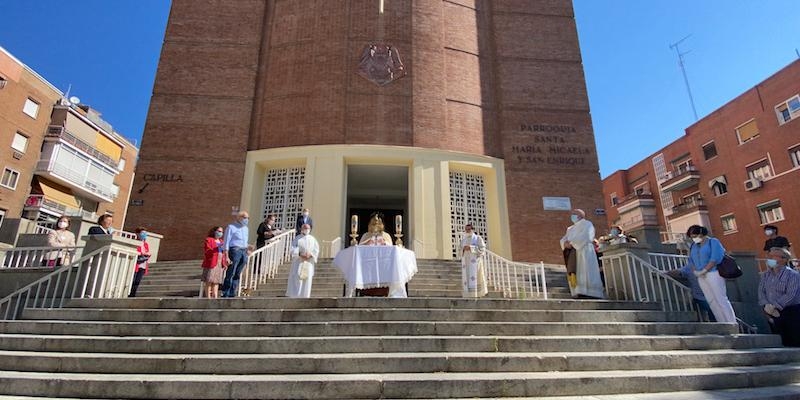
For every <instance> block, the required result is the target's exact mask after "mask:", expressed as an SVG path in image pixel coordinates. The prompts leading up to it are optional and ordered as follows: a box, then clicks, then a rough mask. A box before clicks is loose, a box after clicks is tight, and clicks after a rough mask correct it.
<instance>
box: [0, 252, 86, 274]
mask: <svg viewBox="0 0 800 400" xmlns="http://www.w3.org/2000/svg"><path fill="white" fill-rule="evenodd" d="M82 249H83V247H15V248H13V249H8V250H5V251H2V252H0V260H2V261H0V269H8V268H41V267H56V266H60V265H57V264H58V260H59V259H61V260H63V259H64V257H68V258H67V259H68V260H69V259H74V258H75V254H77V252H78V250H82Z"/></svg>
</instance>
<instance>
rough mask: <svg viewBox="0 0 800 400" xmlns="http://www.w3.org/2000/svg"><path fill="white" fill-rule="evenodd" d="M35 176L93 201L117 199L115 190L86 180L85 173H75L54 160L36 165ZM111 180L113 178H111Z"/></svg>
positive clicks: (43, 161)
mask: <svg viewBox="0 0 800 400" xmlns="http://www.w3.org/2000/svg"><path fill="white" fill-rule="evenodd" d="M35 173H36V174H37V175H41V176H44V177H46V178H48V179H50V180H53V181H56V182H58V183H61V184H64V185H67V186H68V187H70V188H72V189H74V190H77V191H78V192H80V193H81V194H83V195H85V196H87V197H89V198H90V199H92V200H95V201H103V202H107V203H111V202H113V201H114V199H115V198H116V197H117V194H118V192H117V190H116V188H115V187H114V186H113V184H112V185H105V184H102V183H100V182H97V181H93V180H91V179H89V178H88V173H87V172H86V171H76V170H74V169H72V168H70V167H69V166H68V165H64V164H61V163H59V162H58V161H57V160H55V159H50V160H40V161H39V162H38V163H37V164H36V171H35ZM112 179H113V177H112Z"/></svg>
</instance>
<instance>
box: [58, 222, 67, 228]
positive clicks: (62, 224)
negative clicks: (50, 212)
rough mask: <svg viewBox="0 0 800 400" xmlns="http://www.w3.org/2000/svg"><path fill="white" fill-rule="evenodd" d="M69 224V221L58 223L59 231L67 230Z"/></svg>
mask: <svg viewBox="0 0 800 400" xmlns="http://www.w3.org/2000/svg"><path fill="white" fill-rule="evenodd" d="M68 225H69V223H68V222H67V221H58V228H59V229H66V228H67V226H68Z"/></svg>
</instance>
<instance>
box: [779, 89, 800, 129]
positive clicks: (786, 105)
mask: <svg viewBox="0 0 800 400" xmlns="http://www.w3.org/2000/svg"><path fill="white" fill-rule="evenodd" d="M775 114H777V116H778V123H779V124H781V125H783V124H785V123H787V122H789V121H791V120H793V119H795V118H797V117H800V96H798V95H795V96H794V97H792V98H791V99H789V100H786V101H785V102H783V103H781V104H778V106H777V107H775Z"/></svg>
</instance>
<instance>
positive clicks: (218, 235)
mask: <svg viewBox="0 0 800 400" xmlns="http://www.w3.org/2000/svg"><path fill="white" fill-rule="evenodd" d="M214 237H215V238H217V239H219V238H221V237H222V232H214Z"/></svg>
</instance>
